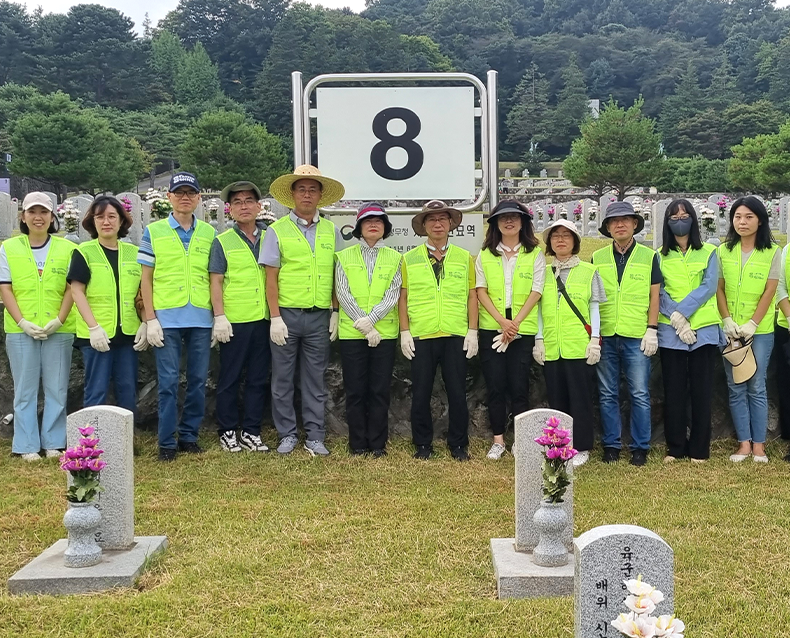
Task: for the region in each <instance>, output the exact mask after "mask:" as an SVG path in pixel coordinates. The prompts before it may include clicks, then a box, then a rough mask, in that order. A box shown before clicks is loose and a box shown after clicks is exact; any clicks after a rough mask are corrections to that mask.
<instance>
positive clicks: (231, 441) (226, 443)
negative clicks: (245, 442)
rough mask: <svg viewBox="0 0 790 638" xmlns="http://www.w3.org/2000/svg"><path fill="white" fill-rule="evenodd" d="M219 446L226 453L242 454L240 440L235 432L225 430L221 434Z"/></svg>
mask: <svg viewBox="0 0 790 638" xmlns="http://www.w3.org/2000/svg"><path fill="white" fill-rule="evenodd" d="M219 445H220V447H221V448H222V449H223V450H224V451H225V452H241V446H240V445H239V440H238V439H237V438H236V431H235V430H225V431H224V432H220V433H219Z"/></svg>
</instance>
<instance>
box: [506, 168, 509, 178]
mask: <svg viewBox="0 0 790 638" xmlns="http://www.w3.org/2000/svg"><path fill="white" fill-rule="evenodd" d="M505 179H510V169H509V168H506V169H505Z"/></svg>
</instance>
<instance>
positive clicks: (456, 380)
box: [411, 337, 469, 448]
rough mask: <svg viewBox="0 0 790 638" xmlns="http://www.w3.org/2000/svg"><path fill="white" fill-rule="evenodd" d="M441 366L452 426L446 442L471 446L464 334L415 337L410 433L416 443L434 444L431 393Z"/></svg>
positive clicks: (459, 445)
mask: <svg viewBox="0 0 790 638" xmlns="http://www.w3.org/2000/svg"><path fill="white" fill-rule="evenodd" d="M439 365H441V367H442V380H443V381H444V389H445V391H446V392H447V402H448V404H449V417H450V427H449V429H448V430H447V445H448V446H449V447H451V448H454V447H466V446H467V445H469V407H468V406H467V405H466V352H464V338H463V337H439V338H437V339H415V340H414V359H412V361H411V382H412V386H411V394H412V396H411V435H412V440H413V441H414V444H415V445H431V443H432V442H433V419H432V418H431V395H432V394H433V379H434V377H435V376H436V367H437V366H439Z"/></svg>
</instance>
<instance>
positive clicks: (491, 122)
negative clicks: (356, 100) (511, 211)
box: [291, 71, 499, 215]
mask: <svg viewBox="0 0 790 638" xmlns="http://www.w3.org/2000/svg"><path fill="white" fill-rule="evenodd" d="M415 80H421V81H429V82H447V81H454V82H466V83H469V84H471V85H472V86H473V87H474V88H476V89H477V91H478V93H479V95H480V106H479V107H475V117H479V118H480V169H481V173H482V180H481V189H480V194H479V195H478V196H477V199H475V201H474V202H473V203H472V204H468V205H466V206H457V208H458V210H460V211H461V212H464V213H468V212H472V211H476V210H479V209H481V208H482V205H483V203H484V202H486V201H488V204H489V210H490V209H491V208H493V207H494V206H496V205H497V203H498V202H499V179H498V177H499V145H498V140H497V134H498V121H497V72H496V71H489V72H488V74H487V77H486V84H483V82H481V81H480V79H478V78H477V77H475V76H474V75H472V74H471V73H327V74H324V75H318V76H316V77H314V78H313V79H312V80H310V81H309V82H308V83H307V85H306V86H304V85H303V83H302V73H301V72H300V71H294V72H293V73H291V96H292V102H293V134H294V165H295V166H300V165H302V164H307V163H309V158H311V157H312V153H313V148H312V136H311V134H310V120H311V119H317V115H318V113H317V109H313V108H311V107H310V98H311V95H312V93H313V91H314V90H315V89H316V87H318V86H320V85H321V84H326V83H328V82H333V83H337V82H379V83H380V82H391V83H399V82H414V81H415ZM322 210H325V211H329V212H336V213H340V212H342V213H348V212H349V209H348V208H336V207H325V208H323V209H322ZM421 210H422V209H421V208H392V209H389V210H388V212H392V213H404V214H410V215H411V214H414V213H418V212H420V211H421Z"/></svg>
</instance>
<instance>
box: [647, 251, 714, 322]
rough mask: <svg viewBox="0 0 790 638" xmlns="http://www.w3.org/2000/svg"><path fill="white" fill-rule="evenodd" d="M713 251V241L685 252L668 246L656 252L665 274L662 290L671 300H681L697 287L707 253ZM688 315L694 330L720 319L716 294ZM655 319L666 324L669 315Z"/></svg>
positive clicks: (710, 253) (703, 270)
mask: <svg viewBox="0 0 790 638" xmlns="http://www.w3.org/2000/svg"><path fill="white" fill-rule="evenodd" d="M715 251H716V247H715V246H713V245H712V244H702V248H700V249H699V250H694V249H690V250H687V251H686V254H685V255H684V254H683V253H682V252H680V250H678V249H677V248H675V249H674V250H670V251H669V253H668V254H667V255H662V254H661V253H660V252H659V253H658V261H659V264H660V265H661V274H662V275H664V290H666V292H667V294H668V295H669V296H670V297H671V298H672V300H673V301H677V302H680V301H682V300H683V299H685V298H686V297H687V296H688V295H689V294H691V293H692V292H693V291H694V290H696V289H697V288H699V287H700V285H701V284H702V279H703V277H704V276H705V269H706V268H707V267H708V263H709V261H710V256H711V255H712V254H713V253H714V252H715ZM688 319H689V322H690V323H691V328H692V329H693V330H698V329H699V328H703V327H705V326H713V325H718V324H719V323H721V317H719V309H718V308H717V306H716V295H715V294H714V295H713V296H712V297H711V298H710V299H708V300H707V301H706V302H705V303H704V304H702V305H701V306H700V307H699V308H698V309H697V311H696V312H695V313H694V314H693V315H691V317H689V318H688ZM658 322H659V323H665V324H669V317H667V316H665V315H662V314H660V315H658Z"/></svg>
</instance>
